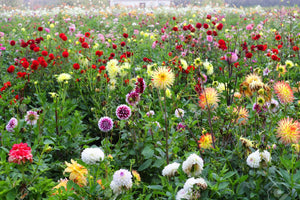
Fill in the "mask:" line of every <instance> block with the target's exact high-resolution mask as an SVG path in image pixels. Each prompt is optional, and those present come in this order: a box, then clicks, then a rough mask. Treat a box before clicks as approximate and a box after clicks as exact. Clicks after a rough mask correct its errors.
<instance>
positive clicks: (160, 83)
mask: <svg viewBox="0 0 300 200" xmlns="http://www.w3.org/2000/svg"><path fill="white" fill-rule="evenodd" d="M174 80H175V75H174V73H173V72H172V70H171V69H168V68H166V67H159V68H158V69H157V70H156V71H154V72H153V74H152V81H153V86H154V87H156V88H158V89H167V87H171V86H172V85H173V83H174Z"/></svg>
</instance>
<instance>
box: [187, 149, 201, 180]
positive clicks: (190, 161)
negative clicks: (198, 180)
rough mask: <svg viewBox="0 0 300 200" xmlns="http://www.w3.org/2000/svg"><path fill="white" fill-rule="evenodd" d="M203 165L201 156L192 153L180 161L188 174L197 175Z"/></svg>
mask: <svg viewBox="0 0 300 200" xmlns="http://www.w3.org/2000/svg"><path fill="white" fill-rule="evenodd" d="M203 165H204V164H203V160H202V158H201V157H199V156H198V155H196V154H194V153H193V154H191V155H190V156H189V157H188V158H187V159H186V160H185V161H184V162H183V163H182V170H183V171H184V172H185V173H186V174H187V175H188V176H198V175H200V174H201V172H202V170H203Z"/></svg>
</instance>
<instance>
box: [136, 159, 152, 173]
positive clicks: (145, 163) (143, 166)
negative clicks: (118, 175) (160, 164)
mask: <svg viewBox="0 0 300 200" xmlns="http://www.w3.org/2000/svg"><path fill="white" fill-rule="evenodd" d="M151 163H152V159H149V160H146V162H144V163H143V164H142V165H141V166H140V167H139V168H138V171H143V170H145V169H147V168H148V167H150V165H151Z"/></svg>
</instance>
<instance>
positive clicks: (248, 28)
mask: <svg viewBox="0 0 300 200" xmlns="http://www.w3.org/2000/svg"><path fill="white" fill-rule="evenodd" d="M253 27H254V24H249V25H247V26H246V30H248V31H249V30H252V29H253Z"/></svg>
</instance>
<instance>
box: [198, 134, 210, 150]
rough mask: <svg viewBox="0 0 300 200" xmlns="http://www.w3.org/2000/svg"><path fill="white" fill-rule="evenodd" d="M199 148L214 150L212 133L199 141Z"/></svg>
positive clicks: (203, 136)
mask: <svg viewBox="0 0 300 200" xmlns="http://www.w3.org/2000/svg"><path fill="white" fill-rule="evenodd" d="M198 144H199V147H200V148H201V149H209V148H212V137H211V134H210V133H206V134H205V135H202V136H201V137H200V139H199V141H198Z"/></svg>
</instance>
